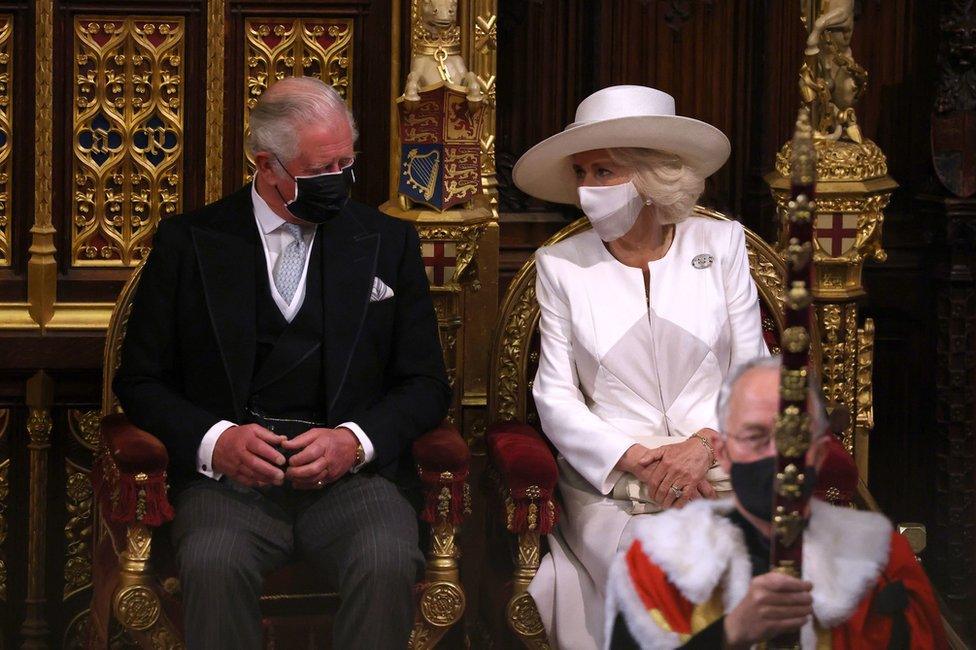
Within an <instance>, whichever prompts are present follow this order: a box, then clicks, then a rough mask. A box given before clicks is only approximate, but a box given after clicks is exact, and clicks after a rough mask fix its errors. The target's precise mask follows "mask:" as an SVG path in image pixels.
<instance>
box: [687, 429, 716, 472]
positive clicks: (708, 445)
mask: <svg viewBox="0 0 976 650" xmlns="http://www.w3.org/2000/svg"><path fill="white" fill-rule="evenodd" d="M691 435H692V436H693V437H695V438H698V439H699V440H701V443H702V444H703V445H705V449H707V450H708V456H709V461H708V466H709V467H713V466H714V465H715V450H714V449H712V443H710V442H709V441H708V438H706V437H705V436H703V435H702V434H700V433H698V432H697V431H696V432H695V433H693V434H691Z"/></svg>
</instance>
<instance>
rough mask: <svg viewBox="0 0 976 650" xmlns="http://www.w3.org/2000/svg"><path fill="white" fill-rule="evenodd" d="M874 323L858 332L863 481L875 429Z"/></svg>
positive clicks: (857, 438) (857, 428) (857, 441)
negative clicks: (871, 435)
mask: <svg viewBox="0 0 976 650" xmlns="http://www.w3.org/2000/svg"><path fill="white" fill-rule="evenodd" d="M873 372H874V321H873V320H872V319H870V318H868V319H866V320H865V321H864V328H863V329H859V330H857V397H856V399H857V416H856V417H855V421H854V460H855V461H856V462H857V468H858V474H859V475H860V476H861V480H863V481H864V482H865V483H867V480H868V436H869V435H870V433H871V430H872V429H874V391H873V388H872V386H873Z"/></svg>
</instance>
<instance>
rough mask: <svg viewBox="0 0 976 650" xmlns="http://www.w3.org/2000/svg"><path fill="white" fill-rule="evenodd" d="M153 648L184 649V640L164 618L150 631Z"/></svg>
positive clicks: (158, 649) (157, 649)
mask: <svg viewBox="0 0 976 650" xmlns="http://www.w3.org/2000/svg"><path fill="white" fill-rule="evenodd" d="M148 635H149V640H150V641H151V643H152V647H153V650H183V648H184V647H185V646H184V645H183V641H181V640H180V638H179V637H178V636H177V635H176V633H175V632H174V631H173V628H172V627H170V625H169V622H168V621H165V620H163V619H160V620H158V621H157V623H156V624H155V625H154V626H153V628H152V629H151V630H149V632H148Z"/></svg>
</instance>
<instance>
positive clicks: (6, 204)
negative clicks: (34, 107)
mask: <svg viewBox="0 0 976 650" xmlns="http://www.w3.org/2000/svg"><path fill="white" fill-rule="evenodd" d="M13 34H14V17H13V15H11V14H0V266H10V253H11V240H12V238H13V223H12V221H11V218H10V216H11V214H12V212H11V196H10V183H11V171H12V167H11V152H12V151H13V100H14V97H13V75H14V70H15V66H14V61H13V58H14V46H15V43H14V37H13Z"/></svg>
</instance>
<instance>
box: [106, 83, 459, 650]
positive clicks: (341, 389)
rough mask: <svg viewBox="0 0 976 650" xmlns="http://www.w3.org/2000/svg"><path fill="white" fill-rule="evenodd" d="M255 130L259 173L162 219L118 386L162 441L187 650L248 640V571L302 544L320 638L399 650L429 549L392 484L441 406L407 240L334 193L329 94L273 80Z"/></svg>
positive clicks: (425, 306)
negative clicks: (318, 596)
mask: <svg viewBox="0 0 976 650" xmlns="http://www.w3.org/2000/svg"><path fill="white" fill-rule="evenodd" d="M250 131H251V132H250V135H249V140H248V146H249V147H250V149H251V152H252V154H253V155H254V160H255V163H256V166H257V171H256V174H255V180H254V183H253V184H252V185H248V186H246V187H245V188H243V189H241V190H238V191H237V192H235V193H234V194H232V195H230V196H228V197H226V198H224V199H222V200H220V201H218V202H216V203H213V204H211V205H208V206H206V207H204V208H202V209H201V210H199V211H197V212H193V213H188V214H185V215H181V216H178V217H173V218H170V219H167V220H165V221H163V222H162V223H161V224H160V225H159V229H158V231H157V233H156V238H155V241H154V246H153V250H152V253H151V254H150V256H149V259H148V260H147V262H146V266H145V268H144V269H143V272H142V278H141V280H140V283H139V288H138V290H137V293H136V296H135V299H134V304H133V309H132V314H131V316H130V318H129V324H128V330H127V334H126V338H125V342H124V344H123V347H122V363H121V366H120V368H119V370H118V372H117V374H116V377H115V383H114V389H115V392H116V394H117V395H118V397H119V401H120V402H121V404H122V406H123V408H124V409H125V412H126V413H127V414H128V416H129V418H130V419H131V420H132V421H133V422H134V423H135V424H136V425H137V426H139V427H141V428H143V429H145V430H147V431H149V432H151V433H152V434H154V435H155V436H157V437H159V439H160V440H162V441H163V443H164V444H165V445H166V448H167V450H168V451H169V455H170V470H169V471H170V480H171V482H172V484H173V488H174V489H173V492H174V494H175V495H176V496H175V506H176V519H175V522H174V525H173V535H174V543H175V546H176V549H177V559H178V563H179V568H180V578H181V583H182V590H183V605H184V619H185V632H186V640H187V645H188V647H189V648H191V649H192V648H208V649H211V648H235V649H236V648H258V647H260V646H261V627H260V611H259V607H258V604H259V597H260V594H261V592H262V586H263V577H264V575H265V574H267V573H268V572H269V571H271V570H272V569H274V568H275V567H278V566H280V565H282V564H283V563H285V562H287V561H289V560H290V559H291V558H293V557H296V556H302V557H304V558H306V559H307V560H308V561H310V562H311V563H313V564H314V565H315V566H316V567H317V568H318V569H319V571H320V572H321V575H322V579H323V590H328V589H329V588H330V587H331V588H337V589H338V590H339V593H340V596H341V599H342V605H341V608H340V610H339V613H338V616H337V618H336V621H335V625H334V633H333V635H334V644H335V647H340V648H352V647H356V648H397V647H404V645H405V643H406V641H407V637H408V636H409V632H410V628H411V625H412V621H413V600H412V586H413V584H414V583H415V581H416V580H417V578H418V577H419V575H420V572H421V570H422V567H423V556H422V554H421V553H420V550H419V548H418V538H417V524H416V513H415V512H414V510H413V508H412V507H411V506H410V504H409V503H408V502H407V500H406V499H405V498H404V497H403V495H402V494H401V493H400V491H399V490H398V488H397V486H396V485H395V484H394V482H393V481H392V479H393V477H394V475H395V474H396V471H397V468H398V464H399V463H400V459H401V455H402V454H403V453H404V452H405V451H407V450H408V448H409V445H410V442H411V441H412V440H413V439H415V438H416V437H417V436H419V435H420V434H422V433H423V432H424V431H426V430H428V429H430V428H432V427H434V426H436V425H437V424H438V423H439V422H440V421H441V419H442V418H443V417H444V416H445V414H446V411H447V405H448V402H449V400H450V388H449V385H448V383H447V378H446V374H445V370H444V365H443V360H442V356H441V349H440V345H439V342H438V339H437V329H436V320H435V316H434V310H433V306H432V304H431V301H430V296H429V293H428V287H427V278H426V275H425V272H424V267H423V263H422V261H421V258H420V250H419V248H420V246H419V240H418V237H417V234H416V232H415V230H414V229H413V228H412V227H411V226H410V225H408V224H406V223H403V222H400V221H398V220H395V219H391V218H388V217H386V216H384V215H382V214H381V213H380V212H378V211H377V210H375V209H373V208H369V207H366V206H364V205H361V204H358V203H355V202H353V201H350V200H348V189H349V187H348V186H349V184H350V183H351V182H352V181H353V172H352V164H353V161H354V151H353V143H354V142H355V139H356V129H355V124H354V122H353V120H352V116H351V115H350V114H349V112H348V109H347V108H346V106H345V104H344V102H343V101H342V99H341V97H339V95H338V94H337V93H336V92H335V91H334V90H333V89H332V88H331V87H329V86H326V85H325V84H323V83H322V82H321V81H319V80H317V79H313V78H295V79H285V80H282V81H279V82H278V83H276V84H275V85H273V86H272V87H271V88H270V89H269V90H268V91H266V92H265V93H264V95H263V96H262V97H261V99H260V101H259V102H258V104H257V105H256V106H255V107H254V109H253V111H252V113H251V116H250Z"/></svg>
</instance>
